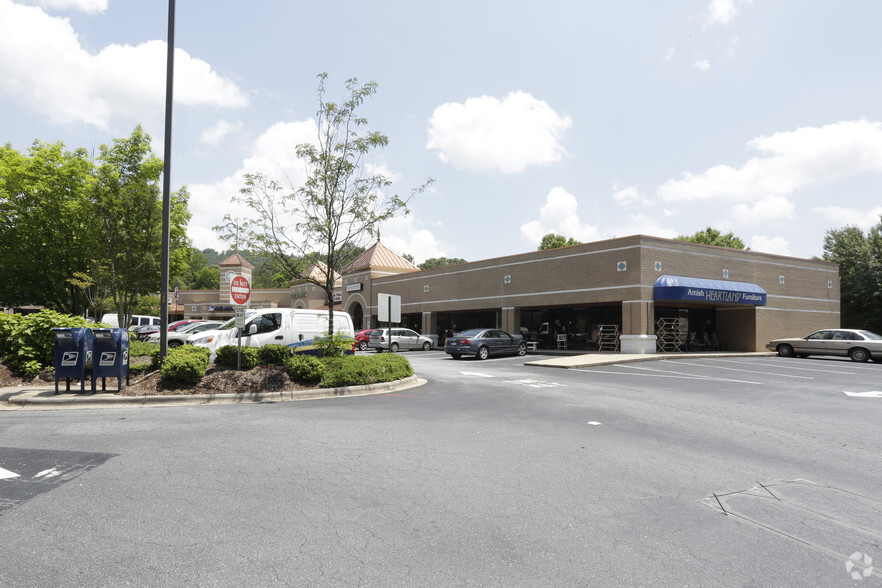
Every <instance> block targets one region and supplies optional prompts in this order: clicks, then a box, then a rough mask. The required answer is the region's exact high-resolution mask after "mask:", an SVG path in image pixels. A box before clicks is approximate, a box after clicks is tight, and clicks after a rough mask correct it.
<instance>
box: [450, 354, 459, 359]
mask: <svg viewBox="0 0 882 588" xmlns="http://www.w3.org/2000/svg"><path fill="white" fill-rule="evenodd" d="M450 357H452V358H453V359H459V358H460V357H462V355H460V354H459V353H451V354H450Z"/></svg>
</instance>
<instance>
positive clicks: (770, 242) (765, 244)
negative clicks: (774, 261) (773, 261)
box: [747, 235, 790, 255]
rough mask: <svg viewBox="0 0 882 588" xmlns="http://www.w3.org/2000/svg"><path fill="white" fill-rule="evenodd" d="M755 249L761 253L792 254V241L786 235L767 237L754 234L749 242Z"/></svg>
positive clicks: (751, 247) (752, 248)
mask: <svg viewBox="0 0 882 588" xmlns="http://www.w3.org/2000/svg"><path fill="white" fill-rule="evenodd" d="M747 246H748V247H750V249H751V250H753V251H759V252H761V253H774V254H776V255H790V243H789V242H788V241H787V239H785V238H784V237H765V236H763V235H754V236H753V237H751V238H750V241H749V242H748V244H747Z"/></svg>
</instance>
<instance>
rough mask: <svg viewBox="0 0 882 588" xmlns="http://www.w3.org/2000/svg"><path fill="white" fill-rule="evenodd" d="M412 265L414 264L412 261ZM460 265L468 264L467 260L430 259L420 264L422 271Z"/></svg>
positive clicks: (455, 258) (457, 258) (452, 258)
mask: <svg viewBox="0 0 882 588" xmlns="http://www.w3.org/2000/svg"><path fill="white" fill-rule="evenodd" d="M411 263H413V262H412V261H411ZM460 263H468V262H467V261H466V260H465V259H460V258H459V257H451V258H449V259H448V258H447V257H430V258H429V259H427V260H426V261H424V262H423V263H421V264H419V266H417V267H419V268H420V269H423V270H427V269H435V268H436V267H446V266H448V265H458V264H460Z"/></svg>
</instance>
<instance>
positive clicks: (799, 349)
mask: <svg viewBox="0 0 882 588" xmlns="http://www.w3.org/2000/svg"><path fill="white" fill-rule="evenodd" d="M766 349H768V350H769V351H777V352H778V355H780V356H781V357H807V356H809V355H838V356H840V357H850V358H851V359H852V361H867V360H868V359H870V358H872V359H873V361H882V337H880V336H879V335H877V334H876V333H872V332H870V331H863V330H860V329H823V330H821V331H815V332H814V333H812V334H811V335H809V336H808V337H803V338H801V339H800V338H791V339H775V340H773V341H770V342H769V344H768V345H766Z"/></svg>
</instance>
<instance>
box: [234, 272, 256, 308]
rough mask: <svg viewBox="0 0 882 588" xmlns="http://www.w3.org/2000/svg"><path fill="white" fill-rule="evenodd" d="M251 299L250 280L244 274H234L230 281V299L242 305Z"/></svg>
mask: <svg viewBox="0 0 882 588" xmlns="http://www.w3.org/2000/svg"><path fill="white" fill-rule="evenodd" d="M249 300H251V282H249V281H248V278H246V277H245V276H236V277H235V278H233V279H232V280H231V281H230V301H231V302H232V303H233V304H238V305H240V306H244V305H246V304H248V301H249Z"/></svg>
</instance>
